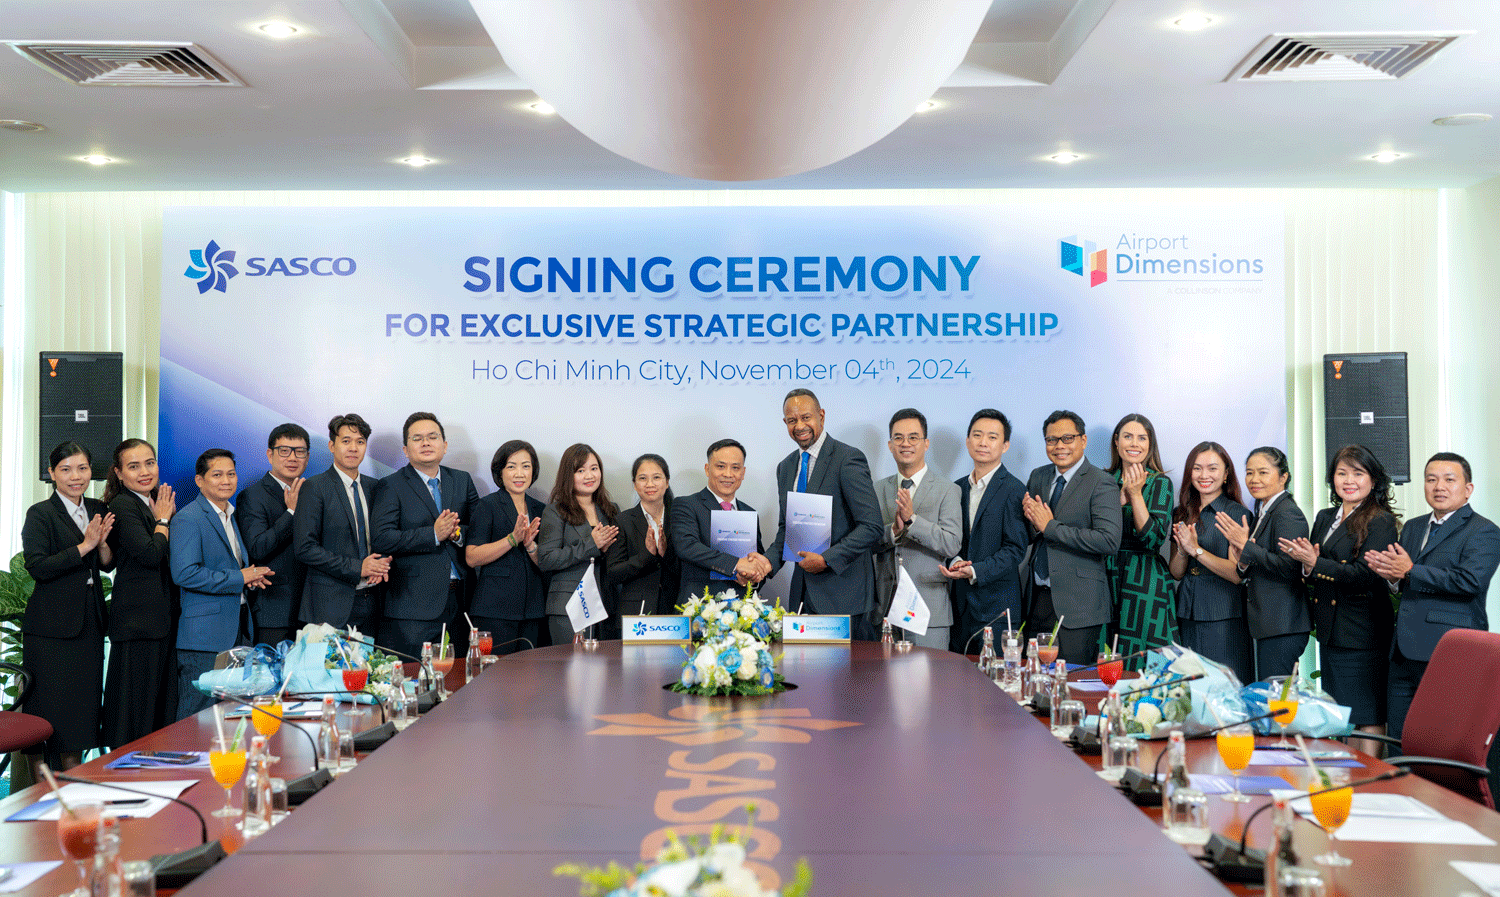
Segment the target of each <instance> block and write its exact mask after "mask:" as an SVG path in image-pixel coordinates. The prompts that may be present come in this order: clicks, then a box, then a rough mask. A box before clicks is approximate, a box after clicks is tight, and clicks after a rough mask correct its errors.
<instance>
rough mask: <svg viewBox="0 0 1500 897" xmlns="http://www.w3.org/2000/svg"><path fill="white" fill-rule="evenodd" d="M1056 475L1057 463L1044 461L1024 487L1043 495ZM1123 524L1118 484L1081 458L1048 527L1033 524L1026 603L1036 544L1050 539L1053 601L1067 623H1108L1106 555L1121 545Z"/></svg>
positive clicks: (1024, 581)
mask: <svg viewBox="0 0 1500 897" xmlns="http://www.w3.org/2000/svg"><path fill="white" fill-rule="evenodd" d="M1056 478H1057V468H1056V467H1055V466H1054V465H1052V464H1044V465H1042V466H1041V467H1038V468H1037V469H1036V470H1033V471H1032V472H1031V476H1029V477H1027V478H1026V491H1027V492H1029V493H1030V494H1032V495H1038V496H1041V497H1042V499H1043V500H1045V499H1046V498H1047V496H1048V495H1049V494H1051V492H1052V483H1053V481H1054V480H1055V479H1056ZM1123 527H1124V518H1123V517H1122V516H1121V515H1120V484H1119V483H1116V482H1115V478H1114V477H1113V476H1111V475H1110V474H1108V473H1105V472H1104V471H1102V470H1100V469H1099V468H1097V467H1095V466H1094V465H1092V464H1090V463H1089V460H1088V459H1087V458H1084V459H1083V460H1082V461H1079V462H1078V466H1077V467H1075V468H1074V469H1073V472H1072V473H1071V474H1070V475H1069V476H1068V485H1067V487H1066V488H1064V489H1063V494H1062V497H1061V498H1059V499H1058V501H1057V510H1056V511H1055V512H1054V514H1053V520H1052V522H1051V523H1049V524H1047V531H1046V532H1044V533H1037V532H1036V531H1035V530H1031V532H1032V538H1031V544H1032V548H1031V551H1030V552H1029V553H1028V554H1027V556H1026V561H1025V563H1024V564H1022V567H1021V588H1023V589H1025V590H1026V593H1027V595H1028V600H1027V605H1028V606H1030V603H1031V602H1030V599H1029V596H1030V594H1031V590H1032V589H1034V588H1035V587H1036V576H1035V575H1034V574H1033V571H1032V565H1033V564H1034V563H1035V561H1036V544H1037V542H1039V541H1040V540H1042V539H1046V540H1047V566H1048V567H1049V568H1050V570H1051V580H1052V606H1053V607H1054V608H1056V610H1057V613H1058V615H1060V616H1065V617H1067V618H1068V619H1067V623H1068V628H1069V629H1074V628H1081V627H1084V626H1098V625H1101V624H1103V623H1108V622H1109V617H1110V596H1109V579H1108V577H1107V576H1106V575H1105V572H1104V559H1105V558H1106V557H1113V556H1114V555H1115V552H1117V551H1119V550H1120V532H1121V530H1122V529H1123ZM1027 529H1031V528H1030V527H1029V526H1028V527H1027Z"/></svg>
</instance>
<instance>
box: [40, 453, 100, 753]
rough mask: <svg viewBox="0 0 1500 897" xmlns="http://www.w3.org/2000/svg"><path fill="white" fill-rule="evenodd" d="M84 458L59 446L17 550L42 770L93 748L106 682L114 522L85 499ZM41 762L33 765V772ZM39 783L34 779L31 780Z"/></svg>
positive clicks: (88, 474) (87, 474)
mask: <svg viewBox="0 0 1500 897" xmlns="http://www.w3.org/2000/svg"><path fill="white" fill-rule="evenodd" d="M92 465H93V461H92V459H91V458H90V457H89V450H88V449H86V448H84V447H83V446H81V445H79V444H78V443H76V442H64V443H62V444H61V445H59V446H58V447H57V448H55V449H53V450H52V454H51V455H50V456H49V457H48V466H49V467H50V468H51V471H52V484H53V485H54V486H55V487H56V490H55V491H54V492H53V493H52V497H51V498H49V499H47V500H46V501H41V502H37V503H36V504H34V505H32V506H31V507H30V508H27V509H26V522H25V524H23V525H22V527H21V547H22V551H23V552H24V554H25V561H26V572H27V573H29V574H31V578H32V579H34V580H36V589H35V591H33V592H32V593H31V600H30V601H29V602H27V604H26V615H25V616H24V617H23V618H22V620H21V633H22V635H21V665H22V666H23V667H25V668H26V671H27V672H28V673H30V674H31V677H32V680H33V682H34V686H33V688H32V692H31V697H29V698H27V699H26V708H25V709H26V712H27V713H31V714H34V715H36V716H40V717H42V718H43V719H45V720H46V721H47V722H49V723H51V724H52V737H51V738H50V739H48V741H47V754H48V757H47V759H48V762H49V763H52V764H53V765H55V766H58V767H59V768H61V769H68V768H71V767H74V766H77V765H78V764H79V763H80V762H81V761H82V759H83V752H84V751H86V750H88V749H90V748H95V747H98V746H99V695H100V683H101V682H102V681H103V679H104V580H103V579H102V577H101V574H102V573H103V571H105V570H110V569H112V568H113V567H114V556H113V554H112V553H111V552H110V549H109V543H108V542H107V541H105V540H106V539H107V538H108V537H109V532H110V528H111V527H112V526H113V525H114V515H112V514H110V513H109V509H108V508H106V507H105V506H104V503H103V502H100V501H97V500H95V499H92V498H86V497H84V494H83V493H84V492H85V491H87V490H88V488H89V482H90V481H91V479H92V477H93V467H92ZM40 762H41V757H40V756H34V757H33V758H32V764H33V766H36V765H37V764H39V763H40ZM37 780H38V781H40V780H41V777H40V775H38V776H37Z"/></svg>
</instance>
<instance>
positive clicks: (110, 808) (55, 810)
mask: <svg viewBox="0 0 1500 897" xmlns="http://www.w3.org/2000/svg"><path fill="white" fill-rule="evenodd" d="M199 781H200V780H198V779H169V780H166V781H159V782H138V781H131V783H130V785H129V787H130V788H132V789H134V790H135V791H145V792H148V793H150V794H157V795H163V796H161V797H146V796H145V795H140V794H132V793H131V792H129V791H121V790H120V789H118V788H106V787H104V786H103V785H84V784H80V783H78V782H69V783H68V784H66V785H64V786H63V787H62V797H63V800H66V801H84V800H97V801H99V802H101V803H103V804H104V811H105V813H107V814H108V815H110V816H117V817H120V818H130V819H144V818H146V817H147V816H155V815H156V814H157V813H158V812H160V810H161V809H162V808H163V807H165V806H166V805H167V804H170V803H171V801H170V800H168V799H167V796H170V797H178V796H180V795H181V794H182V792H184V791H186V790H188V789H189V788H191V787H193V786H194V785H196V784H198V782H199ZM135 801H140V803H136V802H135ZM61 815H62V808H61V807H60V806H58V803H57V798H55V797H45V798H43V799H41V800H39V801H37V802H36V803H34V804H32V805H31V806H29V807H27V808H26V809H24V810H22V811H21V812H19V813H15V814H13V815H12V816H10V817H9V818H7V819H6V820H5V821H6V822H26V821H31V820H39V821H43V822H46V821H52V822H55V821H57V818H58V817H59V816H61Z"/></svg>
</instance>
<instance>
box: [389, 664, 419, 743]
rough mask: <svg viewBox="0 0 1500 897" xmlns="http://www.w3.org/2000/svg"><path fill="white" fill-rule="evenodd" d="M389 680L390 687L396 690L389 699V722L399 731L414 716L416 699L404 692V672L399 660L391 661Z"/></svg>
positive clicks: (409, 722)
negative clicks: (394, 694) (393, 695)
mask: <svg viewBox="0 0 1500 897" xmlns="http://www.w3.org/2000/svg"><path fill="white" fill-rule="evenodd" d="M390 681H391V688H392V689H394V690H395V692H396V696H395V697H394V698H392V699H391V722H392V723H394V724H395V726H396V731H397V732H399V731H401V730H402V729H405V728H406V727H407V726H409V725H411V724H412V720H413V719H414V718H415V717H416V703H417V699H416V698H415V697H414V696H410V695H407V693H406V673H405V671H404V670H403V669H402V667H401V661H399V660H394V661H391V676H390Z"/></svg>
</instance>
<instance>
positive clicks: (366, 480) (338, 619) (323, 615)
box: [292, 467, 384, 627]
mask: <svg viewBox="0 0 1500 897" xmlns="http://www.w3.org/2000/svg"><path fill="white" fill-rule="evenodd" d="M380 483H381V481H380V480H377V479H375V478H374V477H372V476H368V475H365V474H361V475H360V477H359V485H360V488H361V491H362V493H363V495H364V498H363V499H361V501H363V502H365V509H366V514H367V515H368V516H369V518H370V527H369V529H368V530H367V531H366V533H365V541H366V546H367V547H368V549H369V552H370V553H374V552H375V547H374V546H375V506H374V502H375V497H376V495H377V494H378V493H379V491H380ZM292 550H293V552H294V553H295V554H296V556H297V560H298V561H299V562H300V563H301V564H302V565H303V566H304V574H303V581H302V591H301V594H300V596H299V598H298V608H299V610H298V617H300V618H301V619H302V621H303V622H306V623H328V624H330V625H333V626H339V627H342V626H344V625H345V624H347V623H348V622H349V612H350V611H352V610H353V609H354V591H355V588H356V587H357V586H358V585H359V582H360V579H361V577H360V575H359V573H360V568H361V567H362V566H363V565H364V561H365V559H364V558H363V557H361V556H360V553H359V536H358V533H357V531H356V530H355V522H354V507H353V506H352V505H350V504H349V497H348V493H347V492H345V491H344V480H343V478H341V477H340V476H339V472H338V470H337V469H336V468H333V467H330V468H328V469H327V470H325V471H323V472H322V473H320V474H318V475H317V476H314V477H309V478H308V480H307V482H305V483H303V484H302V494H301V495H300V496H299V497H298V498H297V513H296V514H295V515H293V522H292ZM373 588H375V589H377V590H381V589H383V588H384V586H381V585H377V586H374V587H373Z"/></svg>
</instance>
